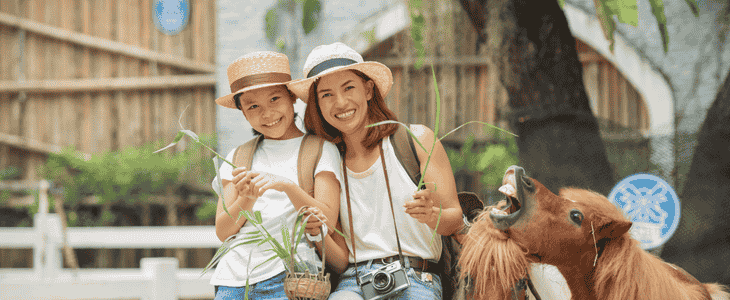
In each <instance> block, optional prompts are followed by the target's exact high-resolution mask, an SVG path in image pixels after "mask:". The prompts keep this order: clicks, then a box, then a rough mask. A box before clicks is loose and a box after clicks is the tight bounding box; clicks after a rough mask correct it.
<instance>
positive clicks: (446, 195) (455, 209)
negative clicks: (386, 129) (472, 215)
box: [406, 125, 463, 235]
mask: <svg viewBox="0 0 730 300" xmlns="http://www.w3.org/2000/svg"><path fill="white" fill-rule="evenodd" d="M411 131H412V132H413V134H414V135H415V136H416V137H417V138H418V140H419V141H420V142H421V144H422V145H423V146H424V147H426V149H428V150H429V151H431V149H430V148H431V146H432V145H433V142H434V139H436V137H435V136H434V134H433V131H431V129H429V128H428V127H426V126H423V125H411ZM414 143H416V154H417V156H418V160H419V161H420V165H421V174H424V172H425V174H426V175H425V176H424V178H423V181H424V182H426V183H427V184H426V190H423V191H418V192H416V193H415V196H416V199H414V201H409V202H407V203H406V212H407V213H409V214H411V216H412V217H414V218H417V219H419V221H421V222H422V223H425V224H427V225H428V226H429V227H431V229H436V232H437V233H438V234H440V235H451V234H453V233H455V232H457V231H458V230H459V229H460V228H461V226H462V223H463V221H462V211H461V206H460V205H459V200H458V197H457V195H456V182H455V180H454V173H453V170H452V169H451V163H450V162H449V158H448V156H447V155H446V150H444V147H443V145H442V144H441V142H440V141H439V140H438V139H437V140H436V144H435V145H434V148H433V149H434V150H433V154H432V155H431V161H430V162H429V163H428V170H426V162H427V161H428V152H426V151H424V150H423V148H421V147H420V146H418V144H417V142H416V141H414ZM434 185H435V187H434ZM414 203H432V205H426V207H415V204H414ZM439 204H441V208H442V210H441V221H440V223H439V226H438V228H436V223H437V221H438V215H439Z"/></svg>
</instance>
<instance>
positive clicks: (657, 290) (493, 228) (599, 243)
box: [459, 166, 730, 300]
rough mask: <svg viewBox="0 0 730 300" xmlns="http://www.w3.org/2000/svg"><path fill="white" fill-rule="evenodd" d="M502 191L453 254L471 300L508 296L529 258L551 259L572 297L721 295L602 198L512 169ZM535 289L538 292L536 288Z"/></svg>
mask: <svg viewBox="0 0 730 300" xmlns="http://www.w3.org/2000/svg"><path fill="white" fill-rule="evenodd" d="M500 191H501V192H502V193H504V194H505V195H506V200H504V201H503V202H501V204H502V205H499V204H498V205H497V206H492V207H487V208H486V209H485V210H484V211H483V212H482V213H481V214H480V215H479V217H477V218H476V219H475V222H474V224H473V225H472V227H471V229H470V231H469V233H468V234H467V236H466V237H465V238H464V245H463V248H462V252H461V258H460V260H459V266H460V268H461V279H462V280H461V282H462V283H465V282H468V283H469V288H468V290H469V294H468V295H467V296H469V298H474V299H511V296H512V290H513V287H514V286H515V284H516V283H517V282H518V280H519V279H521V278H524V277H525V276H526V275H528V274H527V273H528V270H529V264H530V263H544V264H550V265H554V266H556V267H557V268H558V270H560V272H561V273H562V275H563V277H565V280H566V282H567V284H568V287H569V288H570V292H571V295H572V299H580V300H583V299H600V300H604V299H605V300H635V299H642V300H643V299H650V300H654V299H683V300H684V299H687V300H693V299H708V300H709V299H726V300H730V294H728V293H727V292H725V290H726V289H725V287H723V286H720V285H717V284H703V283H700V282H699V281H697V280H696V279H695V278H694V277H692V276H691V275H690V274H689V273H687V272H685V271H684V270H682V269H680V268H679V267H676V266H674V265H672V264H669V263H666V262H663V261H662V260H660V259H659V258H657V257H656V256H654V255H652V254H649V253H647V252H646V251H644V250H643V249H641V248H640V246H639V244H638V242H637V241H636V240H634V239H632V238H631V236H630V234H629V232H628V231H629V228H630V227H631V222H630V221H629V220H627V219H626V217H624V215H623V213H622V212H621V211H620V210H619V209H618V208H617V207H615V206H614V205H613V204H611V203H610V202H609V201H608V199H606V197H604V196H602V195H600V194H598V193H595V192H591V191H587V190H582V189H563V190H561V191H560V196H558V195H555V194H553V193H552V192H550V191H549V190H548V189H547V188H545V186H543V185H542V184H541V183H540V182H538V181H536V180H534V179H532V178H530V177H528V176H526V175H525V174H524V170H523V169H522V168H520V167H517V166H512V167H510V168H509V169H508V170H507V172H506V174H505V176H504V179H503V186H502V187H501V188H500ZM538 293H539V291H538Z"/></svg>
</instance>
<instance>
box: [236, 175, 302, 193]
mask: <svg viewBox="0 0 730 300" xmlns="http://www.w3.org/2000/svg"><path fill="white" fill-rule="evenodd" d="M247 177H248V178H251V179H250V182H249V187H250V189H251V193H252V194H254V195H256V198H258V197H261V195H263V194H264V192H266V191H267V190H269V189H273V190H277V191H279V192H284V190H285V189H286V188H288V187H292V186H297V185H296V183H294V182H292V181H291V180H289V179H287V178H285V177H283V176H279V175H274V174H271V173H266V172H256V171H250V172H248V176H247Z"/></svg>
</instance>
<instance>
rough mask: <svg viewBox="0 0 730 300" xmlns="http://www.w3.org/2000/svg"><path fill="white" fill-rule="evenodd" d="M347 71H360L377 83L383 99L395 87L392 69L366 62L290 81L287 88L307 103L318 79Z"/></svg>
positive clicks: (374, 62)
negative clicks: (313, 85)
mask: <svg viewBox="0 0 730 300" xmlns="http://www.w3.org/2000/svg"><path fill="white" fill-rule="evenodd" d="M346 70H358V71H360V72H362V73H363V74H365V75H367V76H368V77H370V79H372V80H373V81H374V82H375V86H377V87H378V90H379V91H380V94H381V96H382V97H383V98H385V96H387V95H388V92H390V88H391V87H392V86H393V73H391V72H390V68H388V67H387V66H386V65H384V64H381V63H379V62H376V61H366V62H361V63H355V64H351V65H346V66H339V67H334V68H330V69H327V70H325V71H323V72H322V73H319V74H317V75H315V76H312V77H309V78H304V79H299V80H293V81H290V82H289V83H288V84H287V86H288V87H289V90H290V91H292V93H294V94H295V95H297V97H299V99H301V100H302V101H304V103H307V101H308V100H309V89H310V88H311V87H312V83H314V81H315V80H317V78H320V77H322V76H325V75H330V74H333V73H337V72H341V71H346Z"/></svg>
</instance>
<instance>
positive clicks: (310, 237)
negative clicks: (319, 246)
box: [306, 233, 322, 243]
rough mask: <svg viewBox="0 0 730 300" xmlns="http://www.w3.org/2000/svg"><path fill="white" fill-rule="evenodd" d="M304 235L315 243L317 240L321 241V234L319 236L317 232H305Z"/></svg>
mask: <svg viewBox="0 0 730 300" xmlns="http://www.w3.org/2000/svg"><path fill="white" fill-rule="evenodd" d="M306 235H307V239H308V240H309V241H310V242H315V243H317V242H321V241H322V236H321V235H319V234H317V235H311V234H309V233H306Z"/></svg>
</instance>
